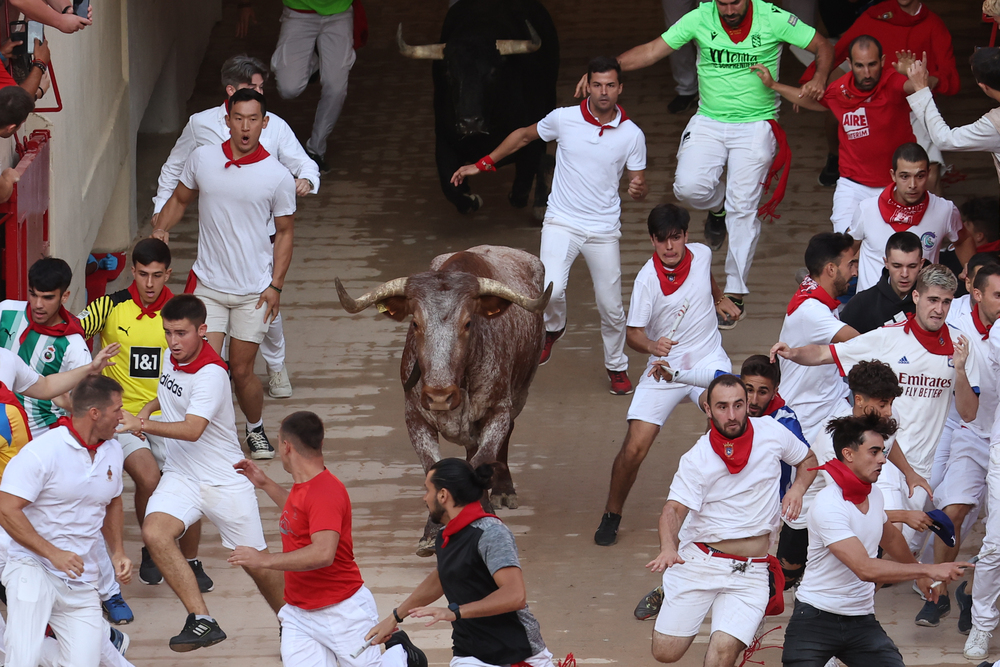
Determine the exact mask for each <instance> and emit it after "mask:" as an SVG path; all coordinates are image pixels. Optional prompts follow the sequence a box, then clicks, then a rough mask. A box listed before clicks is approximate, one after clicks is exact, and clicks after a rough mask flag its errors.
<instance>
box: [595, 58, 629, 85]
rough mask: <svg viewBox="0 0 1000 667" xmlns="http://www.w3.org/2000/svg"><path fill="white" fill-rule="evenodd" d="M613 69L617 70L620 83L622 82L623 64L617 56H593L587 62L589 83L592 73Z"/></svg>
mask: <svg viewBox="0 0 1000 667" xmlns="http://www.w3.org/2000/svg"><path fill="white" fill-rule="evenodd" d="M611 70H614V71H615V73H616V74H617V75H618V83H621V82H622V66H621V64H620V63H619V62H618V59H617V58H612V57H611V56H597V57H596V58H592V59H591V61H590V62H589V63H588V64H587V83H590V77H591V76H592V75H594V74H601V73H603V72H610V71H611Z"/></svg>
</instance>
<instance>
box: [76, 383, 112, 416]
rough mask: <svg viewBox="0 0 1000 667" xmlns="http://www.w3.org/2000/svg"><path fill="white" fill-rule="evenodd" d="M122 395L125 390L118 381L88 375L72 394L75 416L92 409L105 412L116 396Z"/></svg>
mask: <svg viewBox="0 0 1000 667" xmlns="http://www.w3.org/2000/svg"><path fill="white" fill-rule="evenodd" d="M122 393H124V390H123V389H122V386H121V385H120V384H118V382H117V380H114V379H113V378H109V377H108V376H107V375H88V376H87V377H85V378H83V379H82V380H80V384H78V385H76V388H75V389H73V393H72V394H71V398H72V402H73V414H74V415H82V414H84V413H85V412H87V411H88V410H90V409H91V408H97V409H98V410H103V409H104V408H106V407H108V406H109V405H110V404H111V401H112V399H113V397H114V395H115V394H122Z"/></svg>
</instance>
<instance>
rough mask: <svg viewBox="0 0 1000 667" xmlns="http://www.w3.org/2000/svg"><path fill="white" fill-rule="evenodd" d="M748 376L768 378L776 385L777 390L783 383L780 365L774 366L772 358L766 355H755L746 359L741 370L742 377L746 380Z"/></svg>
mask: <svg viewBox="0 0 1000 667" xmlns="http://www.w3.org/2000/svg"><path fill="white" fill-rule="evenodd" d="M748 375H756V376H758V377H762V378H767V379H768V380H770V381H771V382H772V383H774V387H775V389H777V388H778V383H779V382H781V370H780V369H779V368H778V364H776V363H774V364H772V363H771V359H770V357H768V356H767V355H764V354H753V355H750V356H749V357H747V358H746V361H744V362H743V367H742V368H740V377H741V378H746V377H747V376H748Z"/></svg>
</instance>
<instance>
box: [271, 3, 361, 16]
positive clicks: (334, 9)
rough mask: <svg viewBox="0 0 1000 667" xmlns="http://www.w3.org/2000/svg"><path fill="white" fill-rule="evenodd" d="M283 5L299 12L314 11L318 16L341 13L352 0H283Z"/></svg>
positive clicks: (349, 5) (348, 7) (347, 7)
mask: <svg viewBox="0 0 1000 667" xmlns="http://www.w3.org/2000/svg"><path fill="white" fill-rule="evenodd" d="M284 3H285V7H288V8H289V9H296V10H298V11H300V12H316V13H317V14H319V15H320V16H330V15H332V14H343V13H344V12H346V11H347V10H348V9H350V7H351V5H352V4H353V3H354V0H284Z"/></svg>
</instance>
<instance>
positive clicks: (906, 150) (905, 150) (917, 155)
mask: <svg viewBox="0 0 1000 667" xmlns="http://www.w3.org/2000/svg"><path fill="white" fill-rule="evenodd" d="M900 160H906V161H907V162H913V163H917V162H923V163H924V164H925V165H927V166H930V164H931V159H930V158H929V157H927V151H925V150H924V148H923V146H921V145H920V144H915V143H913V142H912V141H910V142H908V143H905V144H902V145H900V147H899V148H897V149H896V152H895V153H893V154H892V170H893V171H896V170H897V169H899V161H900Z"/></svg>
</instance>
